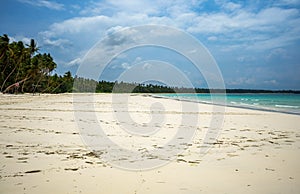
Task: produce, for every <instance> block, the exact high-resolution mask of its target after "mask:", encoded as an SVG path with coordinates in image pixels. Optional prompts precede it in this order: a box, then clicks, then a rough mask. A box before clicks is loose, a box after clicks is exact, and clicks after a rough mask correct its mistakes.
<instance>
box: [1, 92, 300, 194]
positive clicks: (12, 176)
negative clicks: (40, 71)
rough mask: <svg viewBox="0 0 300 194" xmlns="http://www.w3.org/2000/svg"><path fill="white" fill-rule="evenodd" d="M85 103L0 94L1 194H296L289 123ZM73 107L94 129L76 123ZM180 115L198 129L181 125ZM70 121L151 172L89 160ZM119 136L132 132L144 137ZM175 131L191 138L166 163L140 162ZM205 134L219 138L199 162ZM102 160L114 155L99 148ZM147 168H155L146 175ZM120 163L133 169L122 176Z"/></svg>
mask: <svg viewBox="0 0 300 194" xmlns="http://www.w3.org/2000/svg"><path fill="white" fill-rule="evenodd" d="M88 95H92V94H75V96H76V100H74V98H73V94H58V95H54V94H51V95H50V94H49V95H47V94H43V95H35V96H32V95H29V94H24V95H3V94H0V109H1V110H0V111H1V112H0V149H1V159H0V193H44V194H47V193H49V194H50V193H90V194H91V193H128V194H133V193H141V194H144V193H164V194H167V193H170V194H174V193H188V194H191V193H256V194H257V193H300V166H299V160H300V116H298V115H291V114H283V113H275V112H265V111H258V110H248V109H241V108H232V107H226V109H225V112H224V113H223V112H213V105H206V104H199V103H194V102H186V103H187V107H197V108H198V110H197V111H194V109H193V110H188V109H184V110H183V109H182V102H180V101H177V100H172V99H164V98H154V97H151V96H148V95H143V94H132V95H131V96H130V97H129V99H128V101H123V102H122V101H118V100H116V99H114V98H113V95H119V96H122V95H124V97H125V98H126V94H95V96H94V100H95V101H94V103H93V104H92V106H90V105H91V104H90V102H88V101H85V99H86V97H87V96H88ZM75 104H76V105H75ZM74 105H75V112H76V111H77V112H80V111H81V114H82V115H85V114H87V115H88V114H90V113H91V114H94V115H96V118H97V122H96V123H95V121H93V120H89V119H87V118H84V117H83V118H79V117H78V115H76V114H74ZM127 105H128V107H127ZM84 107H87V108H89V107H93V109H91V110H89V111H86V109H85V108H84ZM123 114H124V115H125V116H126V115H130V117H131V118H132V120H131V121H130V120H127V119H126V117H123ZM223 114H224V118H223V119H224V120H223V121H221V120H220V122H222V123H223V125H222V126H221V127H220V128H217V129H214V126H213V125H212V124H211V121H212V119H213V118H214V117H213V116H214V115H223ZM118 115H119V116H120V117H118ZM79 116H80V115H79ZM185 116H186V118H191V119H192V118H197V119H198V120H197V122H196V121H195V120H192V121H191V122H190V123H188V122H186V123H183V122H182V118H183V117H185ZM218 118H219V117H218ZM219 119H221V117H220V118H219ZM155 121H157V122H155ZM158 121H159V122H158ZM79 122H82V123H86V125H85V126H89V125H91V126H92V125H99V126H101V130H102V131H103V132H104V134H106V136H105V137H104V136H103V137H102V138H103V139H104V138H109V139H110V140H111V141H112V142H114V143H115V144H116V146H120V147H121V148H123V149H128V150H133V151H135V152H137V153H142V155H141V156H142V157H145V158H144V160H143V161H145V162H148V163H147V164H149V165H150V167H149V166H147V167H148V170H145V169H143V167H144V166H143V163H142V162H139V163H138V162H137V161H134V160H135V159H136V158H134V157H132V156H130V155H128V156H127V155H123V156H122V157H121V158H118V157H116V158H117V160H116V159H114V158H113V157H115V156H114V155H109V153H103V155H102V154H100V155H97V154H95V153H93V152H92V150H91V149H90V148H89V147H88V146H87V145H86V142H84V141H83V138H82V137H83V136H84V135H90V136H92V135H93V134H85V129H81V128H80V127H81V126H80V125H78V123H79ZM141 126H142V127H141ZM124 128H125V129H129V130H139V128H141V129H142V130H144V131H143V133H144V135H138V134H137V135H134V134H130V133H128V132H126V130H125V131H124V130H122V129H124ZM153 130H154V131H153ZM177 130H190V131H194V132H195V134H194V135H193V138H192V139H191V141H188V142H184V143H185V144H184V145H185V149H184V150H182V151H181V152H179V153H178V154H176V155H175V156H174V153H177V152H176V151H175V152H172V151H174V150H171V149H178V147H176V146H174V147H172V146H170V147H169V148H168V149H170V150H169V151H168V150H167V151H168V152H166V155H167V156H168V157H169V158H170V159H171V161H168V160H167V159H168V157H167V156H166V158H163V156H162V158H160V157H152V156H153V154H152V155H150V154H148V155H147V153H152V152H153V153H159V152H160V150H164V146H165V145H166V144H168V142H169V141H170V139H172V138H174V137H176V131H177ZM218 132H219V134H218ZM86 133H88V131H86ZM147 133H148V134H147ZM209 133H216V134H215V135H218V136H216V138H217V139H216V140H215V141H213V143H211V144H210V145H209V148H210V149H209V150H208V152H207V153H206V154H205V155H203V154H201V149H202V148H203V147H204V145H203V139H204V137H205V136H206V135H207V134H209ZM97 138H100V139H101V136H97ZM102 151H103V152H110V151H114V149H112V146H107V147H105V145H103V147H102ZM168 153H170V155H168ZM105 154H106V155H105ZM104 155H105V156H104ZM154 155H155V154H154ZM109 156H111V158H109ZM102 157H103V158H102ZM138 159H140V158H138ZM138 159H137V160H138ZM152 160H153V161H160V160H161V161H163V165H160V166H155V165H154V166H152V167H151V164H152V163H151V161H152ZM128 161H129V162H128ZM127 164H128V165H132V166H131V167H134V165H135V164H137V165H138V166H137V167H136V169H130V168H127V169H126V167H127V166H126V165H127ZM138 169H140V170H138Z"/></svg>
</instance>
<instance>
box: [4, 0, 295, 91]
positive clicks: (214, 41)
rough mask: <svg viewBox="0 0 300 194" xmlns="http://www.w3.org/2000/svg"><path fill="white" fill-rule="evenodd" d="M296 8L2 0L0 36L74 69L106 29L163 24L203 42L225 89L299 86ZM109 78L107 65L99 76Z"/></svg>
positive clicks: (287, 4)
mask: <svg viewBox="0 0 300 194" xmlns="http://www.w3.org/2000/svg"><path fill="white" fill-rule="evenodd" d="M299 8H300V0H269V1H264V0H261V1H259V0H252V1H239V0H235V1H228V0H170V1H169V0H165V1H163V0H131V1H123V0H114V1H108V0H103V1H96V0H93V1H89V0H86V1H82V0H72V1H67V0H61V1H58V0H57V1H50V0H4V1H3V2H2V4H1V7H0V14H1V17H0V20H1V25H0V33H1V34H8V35H9V36H10V38H11V40H22V41H24V42H25V43H27V42H29V40H30V38H34V39H35V40H36V41H37V42H38V46H39V47H40V51H41V52H50V53H51V55H52V56H53V57H54V59H55V61H56V63H57V64H58V68H57V70H56V72H57V73H59V74H63V73H64V72H65V71H67V70H71V71H72V72H73V74H74V73H75V72H76V70H77V68H78V65H79V64H80V62H81V61H82V59H83V57H84V56H85V54H86V53H87V52H88V51H89V49H90V48H91V47H93V46H94V45H95V44H96V43H97V42H98V41H99V40H101V38H103V36H104V35H106V34H107V33H108V32H110V31H112V29H121V28H125V27H131V26H137V25H144V24H159V25H167V26H171V27H175V28H178V29H181V30H183V31H185V32H187V33H189V34H191V35H192V36H194V37H195V38H197V39H198V40H199V41H200V42H201V43H202V44H204V46H205V47H206V48H207V49H208V50H209V51H210V53H211V54H212V55H213V57H214V58H215V60H216V62H217V64H218V66H219V68H220V70H221V72H222V75H223V78H224V82H225V85H226V87H228V88H256V89H300V55H299V50H300V9H299ZM146 50H147V49H146ZM148 52H149V51H148ZM166 53H167V52H166ZM131 55H132V56H134V57H135V58H132V60H130V58H128V59H126V60H124V61H120V66H119V68H117V69H118V70H116V71H121V69H122V68H123V71H124V70H126V69H128V67H130V65H131V63H133V61H136V60H137V59H139V60H146V58H147V57H145V53H142V52H141V56H138V53H135V54H131ZM153 57H154V58H155V56H153ZM148 58H149V56H148ZM174 59H176V57H174ZM147 60H150V59H147ZM116 61H117V60H116ZM183 61H184V60H181V59H178V62H177V67H178V68H179V69H181V70H182V72H185V73H186V74H187V75H188V76H190V79H191V81H192V82H193V83H194V84H195V86H196V87H204V86H205V84H203V81H200V82H199V80H198V79H201V78H198V77H197V75H194V74H193V70H192V69H191V68H187V67H186V64H185V63H184V62H183ZM174 63H176V62H174ZM178 64H179V65H178ZM115 69H116V68H115ZM115 76H116V72H114V69H113V68H112V69H110V70H107V71H106V75H105V76H104V78H105V79H108V80H113V79H115Z"/></svg>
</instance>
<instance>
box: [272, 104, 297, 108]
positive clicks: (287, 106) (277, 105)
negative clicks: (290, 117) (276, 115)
mask: <svg viewBox="0 0 300 194" xmlns="http://www.w3.org/2000/svg"><path fill="white" fill-rule="evenodd" d="M275 107H278V108H299V106H291V105H282V104H275Z"/></svg>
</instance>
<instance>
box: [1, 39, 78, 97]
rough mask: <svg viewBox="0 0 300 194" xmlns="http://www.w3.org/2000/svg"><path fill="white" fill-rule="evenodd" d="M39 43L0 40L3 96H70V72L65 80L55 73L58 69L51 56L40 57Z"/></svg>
mask: <svg viewBox="0 0 300 194" xmlns="http://www.w3.org/2000/svg"><path fill="white" fill-rule="evenodd" d="M38 51H39V48H38V47H37V45H36V42H35V41H34V40H33V39H31V41H30V44H24V43H23V42H22V41H18V42H15V41H13V42H10V40H9V37H8V36H7V35H6V34H4V35H3V36H0V91H1V92H2V93H25V92H29V93H35V92H39V93H61V92H71V91H72V85H73V78H72V75H71V72H66V73H65V74H64V75H63V76H61V75H57V74H54V75H52V72H53V71H54V70H55V68H56V67H57V65H56V63H55V62H54V60H53V58H52V56H51V55H50V53H39V52H38Z"/></svg>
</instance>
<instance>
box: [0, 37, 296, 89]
mask: <svg viewBox="0 0 300 194" xmlns="http://www.w3.org/2000/svg"><path fill="white" fill-rule="evenodd" d="M38 50H39V48H38V47H37V46H36V42H35V41H34V40H33V39H32V40H31V41H30V44H29V45H24V43H23V42H22V41H19V42H11V43H10V41H9V38H8V36H7V35H6V34H4V35H3V36H0V91H1V92H2V93H24V92H28V93H64V92H97V93H100V92H106V93H111V92H116V93H124V92H132V93H175V92H176V93H194V92H196V93H211V92H215V93H219V92H224V90H218V89H213V90H209V89H203V88H196V89H192V88H182V87H181V88H180V87H167V86H161V85H154V84H140V83H124V82H108V81H99V82H98V81H95V80H91V79H86V78H80V77H75V78H73V77H72V75H71V72H70V71H68V72H66V73H65V74H64V75H63V76H61V75H57V74H54V75H52V73H53V71H54V70H55V68H56V66H57V65H56V63H55V62H54V60H53V58H52V56H51V55H50V54H49V53H47V54H46V53H43V54H41V53H39V52H38ZM73 83H74V84H73ZM226 92H227V93H275V92H276V93H298V94H299V93H300V91H292V90H281V91H270V90H245V89H226Z"/></svg>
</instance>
